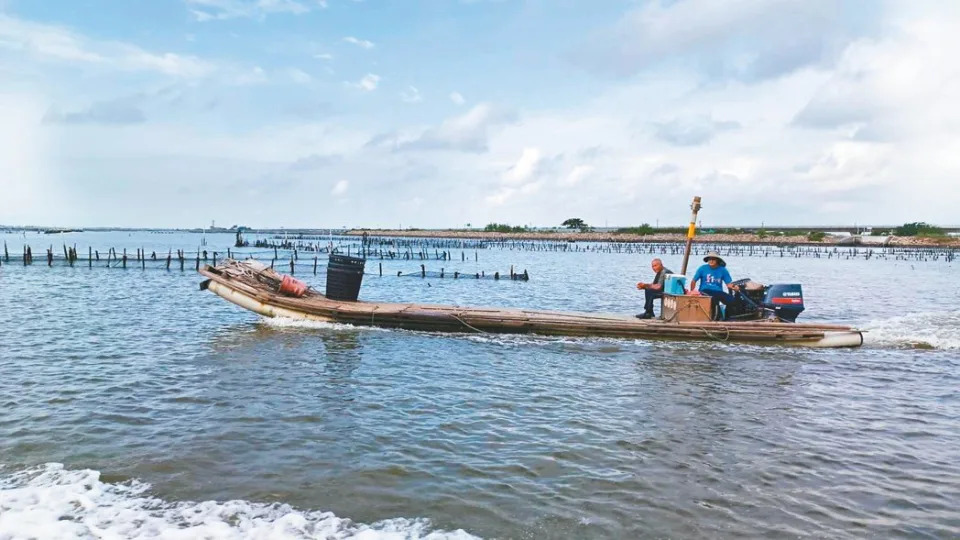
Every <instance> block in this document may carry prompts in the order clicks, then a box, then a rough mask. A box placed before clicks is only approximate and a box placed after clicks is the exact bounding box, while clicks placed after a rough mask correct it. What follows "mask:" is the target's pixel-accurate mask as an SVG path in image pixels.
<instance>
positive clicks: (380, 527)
mask: <svg viewBox="0 0 960 540" xmlns="http://www.w3.org/2000/svg"><path fill="white" fill-rule="evenodd" d="M2 472H3V469H2V468H0V473H2ZM149 488H150V486H149V485H148V484H145V483H143V482H138V481H135V480H134V481H130V482H124V483H119V484H110V483H104V482H101V481H100V473H99V472H97V471H94V470H89V469H84V470H68V469H65V468H64V467H63V465H61V464H59V463H48V464H46V465H43V466H39V467H34V468H31V469H28V470H24V471H19V472H13V473H5V474H0V539H3V540H20V539H28V538H30V539H32V538H39V539H46V538H50V539H58V540H59V539H73V538H76V539H81V538H82V539H87V538H97V539H121V538H134V539H136V538H158V539H170V540H187V539H191V540H192V539H195V538H217V539H220V538H223V539H270V540H274V539H276V540H282V539H287V538H291V539H307V538H324V539H328V538H329V539H358V540H378V539H387V540H394V539H396V540H400V539H404V540H406V539H419V538H422V539H429V540H445V539H469V538H476V537H474V536H472V535H470V534H467V533H466V532H464V531H463V530H456V531H442V530H431V526H430V522H429V521H428V520H426V519H405V518H397V519H388V520H384V521H379V522H376V523H373V524H371V525H365V524H360V523H354V522H353V521H351V520H349V519H344V518H339V517H337V516H335V515H334V514H332V513H330V512H320V511H307V510H297V509H295V508H292V507H290V506H289V505H286V504H263V503H254V502H249V501H242V500H236V501H225V502H217V501H203V502H168V501H164V500H162V499H158V498H155V497H151V496H150V495H148V491H149Z"/></svg>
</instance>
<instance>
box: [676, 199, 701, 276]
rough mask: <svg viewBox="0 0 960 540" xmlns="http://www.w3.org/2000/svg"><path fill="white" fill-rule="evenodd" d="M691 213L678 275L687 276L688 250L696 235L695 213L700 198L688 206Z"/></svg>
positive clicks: (698, 206) (698, 209) (698, 207)
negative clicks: (685, 245)
mask: <svg viewBox="0 0 960 540" xmlns="http://www.w3.org/2000/svg"><path fill="white" fill-rule="evenodd" d="M690 209H691V210H693V213H692V214H691V215H690V227H688V228H687V247H686V249H685V250H684V252H683V268H681V269H680V275H684V276H685V275H687V263H688V262H689V261H690V248H691V246H692V245H693V237H694V235H696V234H697V212H699V211H700V197H694V198H693V204H691V205H690Z"/></svg>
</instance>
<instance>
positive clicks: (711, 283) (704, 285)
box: [690, 251, 737, 306]
mask: <svg viewBox="0 0 960 540" xmlns="http://www.w3.org/2000/svg"><path fill="white" fill-rule="evenodd" d="M703 262H705V263H707V264H705V265H703V266H701V267H700V268H697V273H695V274H694V275H693V279H692V280H691V281H690V294H705V295H707V296H710V297H713V298H716V299H717V300H719V301H721V302H723V304H724V305H726V306H730V305H732V304H734V303H735V302H736V301H737V300H736V299H735V298H734V297H733V295H732V294H730V293H728V292H724V291H723V286H724V285H727V289H729V290H731V291H735V290H737V286H736V285H733V286H730V282H731V281H733V278H731V277H730V272H728V271H727V263H726V262H724V260H723V259H722V258H721V257H720V254H719V253H717V252H716V251H711V252H710V253H707V256H706V257H704V258H703ZM698 282H699V283H700V291H699V292H698V291H697V283H698Z"/></svg>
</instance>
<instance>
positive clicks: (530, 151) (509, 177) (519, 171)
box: [502, 148, 543, 185]
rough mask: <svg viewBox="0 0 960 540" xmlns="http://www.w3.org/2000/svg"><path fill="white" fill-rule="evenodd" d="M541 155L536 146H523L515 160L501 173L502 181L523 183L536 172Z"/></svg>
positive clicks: (513, 183)
mask: <svg viewBox="0 0 960 540" xmlns="http://www.w3.org/2000/svg"><path fill="white" fill-rule="evenodd" d="M542 157H543V156H542V154H541V153H540V150H539V149H538V148H524V149H523V153H522V154H520V158H519V159H518V160H517V162H516V163H514V164H513V166H512V167H510V168H509V169H507V171H506V172H504V173H503V177H502V178H503V183H505V184H508V185H521V184H525V183H526V182H527V181H529V180H530V179H531V178H533V176H534V174H535V173H536V172H537V167H538V166H539V165H540V161H541V159H542Z"/></svg>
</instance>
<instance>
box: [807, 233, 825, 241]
mask: <svg viewBox="0 0 960 540" xmlns="http://www.w3.org/2000/svg"><path fill="white" fill-rule="evenodd" d="M826 236H827V233H825V232H823V231H810V233H809V234H807V240H809V241H811V242H819V241H821V240H823V239H824V238H826Z"/></svg>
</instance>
